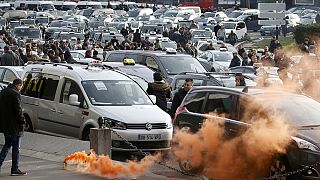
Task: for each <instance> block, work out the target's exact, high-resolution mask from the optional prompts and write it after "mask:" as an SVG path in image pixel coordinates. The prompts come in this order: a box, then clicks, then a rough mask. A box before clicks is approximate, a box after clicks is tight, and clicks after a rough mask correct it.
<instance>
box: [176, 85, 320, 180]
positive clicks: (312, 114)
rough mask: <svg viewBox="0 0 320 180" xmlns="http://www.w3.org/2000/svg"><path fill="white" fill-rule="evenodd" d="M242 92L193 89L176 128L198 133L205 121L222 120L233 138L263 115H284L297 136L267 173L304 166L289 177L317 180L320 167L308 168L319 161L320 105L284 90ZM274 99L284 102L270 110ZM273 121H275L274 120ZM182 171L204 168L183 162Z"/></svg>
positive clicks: (223, 88) (210, 88) (177, 117)
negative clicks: (303, 168) (211, 119)
mask: <svg viewBox="0 0 320 180" xmlns="http://www.w3.org/2000/svg"><path fill="white" fill-rule="evenodd" d="M242 91H243V90H242V88H241V89H230V88H225V87H214V86H211V87H210V86H206V87H194V88H193V89H191V90H190V91H189V93H188V94H187V95H186V97H185V98H184V100H183V102H182V104H181V106H180V107H179V108H178V110H177V111H176V114H175V118H174V120H173V122H174V125H175V127H179V128H181V129H183V130H186V131H190V132H197V131H198V130H199V128H201V125H202V123H203V121H204V119H208V118H219V119H221V120H223V121H224V122H225V123H224V124H225V126H227V127H228V128H226V129H225V131H226V135H227V136H228V137H231V138H232V137H236V136H237V135H238V134H239V133H240V132H241V131H243V130H246V129H247V128H249V127H248V126H247V124H248V123H249V124H250V123H252V122H254V121H257V120H259V116H260V115H263V116H264V117H266V118H270V115H271V114H273V112H281V113H282V115H283V116H282V117H284V121H285V122H286V123H288V124H289V125H290V126H292V127H294V128H295V129H296V131H297V133H296V135H294V136H292V139H291V140H292V142H291V144H292V145H290V146H289V147H288V149H287V152H286V154H281V155H277V156H275V157H274V160H275V161H274V162H275V163H271V168H268V169H266V171H270V174H271V175H275V174H284V173H287V172H289V171H290V172H291V171H292V170H296V169H301V168H302V167H305V168H306V169H305V170H304V171H302V172H300V173H297V174H295V175H293V176H290V177H292V178H294V179H317V178H318V177H319V171H320V168H319V167H313V168H312V167H308V165H311V164H315V163H316V162H318V161H319V159H320V147H319V142H320V136H319V124H320V121H319V116H320V103H319V102H317V101H315V100H313V99H311V98H309V97H306V96H304V95H299V94H294V93H291V92H286V91H284V90H267V89H264V90H262V89H250V88H249V89H246V90H245V91H244V92H242ZM284 97H285V98H284ZM275 98H276V99H281V101H272V107H271V106H270V99H275ZM253 101H254V102H256V103H255V106H247V104H248V103H249V102H253ZM266 102H269V103H266ZM248 107H250V109H249V108H248ZM301 107H303V108H301ZM213 111H215V112H217V113H218V114H217V115H216V116H211V115H208V113H209V112H213ZM249 111H250V112H249ZM255 112H259V113H255ZM220 114H221V115H222V114H223V117H222V116H221V117H219V115H220ZM244 114H246V115H244ZM270 120H271V121H272V119H270ZM297 157H299V158H297ZM303 157H305V158H303ZM276 163H277V164H281V168H273V167H278V166H277V164H276ZM180 168H181V169H182V170H183V171H186V172H195V171H201V170H202V168H201V167H194V166H192V164H191V163H190V161H188V160H181V161H180Z"/></svg>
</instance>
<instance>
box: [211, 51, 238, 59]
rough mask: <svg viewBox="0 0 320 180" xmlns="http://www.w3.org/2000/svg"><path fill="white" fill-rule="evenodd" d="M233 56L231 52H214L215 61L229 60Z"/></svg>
mask: <svg viewBox="0 0 320 180" xmlns="http://www.w3.org/2000/svg"><path fill="white" fill-rule="evenodd" d="M232 58H233V55H232V52H217V53H214V60H215V61H231V60H232Z"/></svg>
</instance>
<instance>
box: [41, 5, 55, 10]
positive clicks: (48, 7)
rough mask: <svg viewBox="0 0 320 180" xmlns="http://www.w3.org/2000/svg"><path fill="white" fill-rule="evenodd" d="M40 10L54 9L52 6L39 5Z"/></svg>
mask: <svg viewBox="0 0 320 180" xmlns="http://www.w3.org/2000/svg"><path fill="white" fill-rule="evenodd" d="M40 6H41V9H43V10H50V9H54V6H53V4H41V5H40Z"/></svg>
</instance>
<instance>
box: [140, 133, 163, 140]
mask: <svg viewBox="0 0 320 180" xmlns="http://www.w3.org/2000/svg"><path fill="white" fill-rule="evenodd" d="M138 139H139V140H143V141H150V140H160V139H161V134H139V135H138Z"/></svg>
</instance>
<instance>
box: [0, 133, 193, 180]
mask: <svg viewBox="0 0 320 180" xmlns="http://www.w3.org/2000/svg"><path fill="white" fill-rule="evenodd" d="M3 143H4V137H3V135H2V134H0V147H2V145H3ZM89 147H90V143H89V142H86V141H80V140H76V139H68V138H61V137H55V136H48V135H42V134H37V133H27V132H26V133H25V135H24V137H22V142H21V151H20V152H21V158H20V168H21V170H23V171H26V172H27V173H28V175H27V176H22V177H12V176H10V168H11V154H8V156H7V158H6V160H5V162H4V164H3V166H2V168H1V172H0V179H1V180H2V179H3V180H7V179H8V180H9V179H28V180H29V179H30V180H42V179H46V180H51V179H52V180H56V179H64V180H71V179H77V180H78V179H79V180H81V179H90V180H91V179H93V180H95V179H106V178H105V177H98V176H96V175H90V174H83V173H80V172H74V171H70V170H65V169H64V167H63V160H64V158H65V157H66V156H67V155H69V154H72V153H73V152H76V151H83V150H85V151H86V152H89ZM131 156H132V154H131V153H123V152H122V153H119V152H118V153H114V155H113V159H114V160H113V163H122V164H126V163H125V162H120V161H126V159H127V158H129V157H131ZM167 164H168V165H170V166H172V167H174V168H177V169H179V167H178V165H177V163H176V162H175V161H171V160H170V159H168V160H167ZM117 179H127V178H117ZM137 179H141V180H144V179H152V180H158V179H159V180H161V179H172V180H176V179H177V180H178V179H193V178H191V177H188V176H184V175H182V174H180V173H178V172H175V171H173V170H170V169H168V168H166V167H164V166H161V165H157V164H155V165H153V166H152V167H151V168H150V169H149V171H148V172H146V173H144V174H143V175H142V176H140V177H137Z"/></svg>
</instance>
